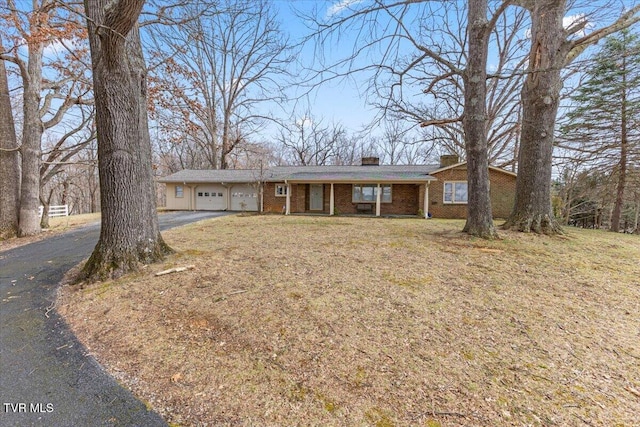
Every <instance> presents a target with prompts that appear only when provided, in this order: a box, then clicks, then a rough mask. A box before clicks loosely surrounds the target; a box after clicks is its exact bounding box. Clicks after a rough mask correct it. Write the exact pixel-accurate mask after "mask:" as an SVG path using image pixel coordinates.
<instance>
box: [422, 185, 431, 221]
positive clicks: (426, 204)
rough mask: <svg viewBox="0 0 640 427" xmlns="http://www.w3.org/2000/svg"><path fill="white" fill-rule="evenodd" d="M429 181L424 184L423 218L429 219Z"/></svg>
mask: <svg viewBox="0 0 640 427" xmlns="http://www.w3.org/2000/svg"><path fill="white" fill-rule="evenodd" d="M429 184H430V183H429V181H427V182H425V183H424V206H423V208H424V209H423V212H424V217H425V218H429Z"/></svg>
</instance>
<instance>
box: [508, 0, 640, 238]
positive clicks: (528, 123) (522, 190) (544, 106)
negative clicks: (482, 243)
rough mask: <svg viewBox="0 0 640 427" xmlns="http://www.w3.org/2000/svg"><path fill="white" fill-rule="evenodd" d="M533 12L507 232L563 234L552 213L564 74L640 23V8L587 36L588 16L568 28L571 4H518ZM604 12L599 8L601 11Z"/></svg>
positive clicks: (543, 0) (553, 0)
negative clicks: (587, 52)
mask: <svg viewBox="0 0 640 427" xmlns="http://www.w3.org/2000/svg"><path fill="white" fill-rule="evenodd" d="M514 3H516V4H518V5H520V6H522V7H524V8H526V9H528V10H529V11H530V13H531V17H532V18H531V21H532V26H531V50H530V53H529V63H528V71H527V77H526V80H525V83H524V86H523V88H522V104H523V114H522V136H521V142H520V152H519V157H518V178H517V181H516V199H515V206H514V209H513V212H512V214H511V216H510V217H509V219H508V220H507V223H506V224H505V227H506V228H512V229H516V230H519V231H524V232H536V233H544V234H556V233H561V232H562V230H561V228H560V226H559V224H558V223H557V221H556V220H555V218H554V216H553V212H552V210H551V172H552V154H553V144H554V132H555V123H556V116H557V113H558V105H559V99H560V91H561V89H562V80H561V71H562V69H563V68H564V67H566V66H567V65H568V64H569V63H571V62H572V61H573V60H574V59H576V58H577V57H578V56H579V55H580V54H581V53H582V52H584V50H585V49H586V48H587V47H589V46H590V45H592V44H594V43H596V42H597V41H598V40H600V39H602V38H603V37H606V36H607V35H609V34H612V33H614V32H616V31H619V30H621V29H623V28H626V27H628V26H630V25H632V24H633V23H635V22H638V21H639V20H640V5H636V6H634V7H633V8H631V9H629V10H628V11H627V12H625V13H623V14H622V15H621V16H620V17H619V18H618V19H617V20H616V21H615V22H614V23H613V24H611V25H609V26H606V27H603V28H600V29H598V30H594V31H592V32H590V33H588V34H583V33H584V32H585V30H586V28H587V26H588V23H589V22H588V20H587V19H586V16H583V17H582V19H576V20H575V21H574V22H572V23H571V24H570V25H569V26H568V27H567V28H566V29H565V23H564V22H563V18H564V17H565V13H566V9H567V1H566V0H517V1H514ZM596 7H600V5H598V6H596Z"/></svg>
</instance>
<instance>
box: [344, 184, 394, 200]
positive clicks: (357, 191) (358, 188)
mask: <svg viewBox="0 0 640 427" xmlns="http://www.w3.org/2000/svg"><path fill="white" fill-rule="evenodd" d="M380 189H381V190H382V192H381V193H380V202H382V203H391V184H384V185H380ZM377 192H378V186H377V185H376V184H354V185H353V197H352V201H353V203H367V202H369V203H375V202H376V198H377Z"/></svg>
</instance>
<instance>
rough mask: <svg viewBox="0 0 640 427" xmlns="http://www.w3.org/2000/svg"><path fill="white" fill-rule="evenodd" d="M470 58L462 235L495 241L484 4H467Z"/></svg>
mask: <svg viewBox="0 0 640 427" xmlns="http://www.w3.org/2000/svg"><path fill="white" fill-rule="evenodd" d="M468 7H469V29H468V41H469V55H468V58H469V59H468V63H467V69H466V70H465V74H464V89H465V90H464V120H463V125H464V133H465V149H466V152H467V183H468V187H467V188H468V205H467V222H466V224H465V226H464V230H463V231H464V232H466V233H469V234H472V235H474V236H480V237H484V238H495V237H497V233H496V230H495V227H494V226H493V215H492V212H491V199H490V197H489V164H488V151H487V150H488V147H487V134H486V132H487V129H486V126H487V125H486V124H487V112H486V110H487V107H486V94H487V68H486V67H487V55H488V43H489V31H488V29H487V27H488V25H489V24H488V21H487V1H486V0H478V1H470V2H469V6H468Z"/></svg>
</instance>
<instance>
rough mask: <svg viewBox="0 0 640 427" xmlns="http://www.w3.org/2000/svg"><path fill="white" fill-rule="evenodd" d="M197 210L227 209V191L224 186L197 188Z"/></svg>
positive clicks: (202, 186)
mask: <svg viewBox="0 0 640 427" xmlns="http://www.w3.org/2000/svg"><path fill="white" fill-rule="evenodd" d="M196 209H197V210H201V211H223V210H225V209H227V189H226V188H224V187H223V186H222V185H199V186H198V187H197V188H196Z"/></svg>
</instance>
